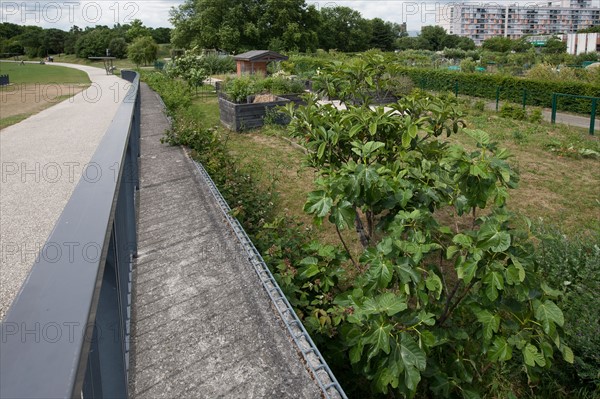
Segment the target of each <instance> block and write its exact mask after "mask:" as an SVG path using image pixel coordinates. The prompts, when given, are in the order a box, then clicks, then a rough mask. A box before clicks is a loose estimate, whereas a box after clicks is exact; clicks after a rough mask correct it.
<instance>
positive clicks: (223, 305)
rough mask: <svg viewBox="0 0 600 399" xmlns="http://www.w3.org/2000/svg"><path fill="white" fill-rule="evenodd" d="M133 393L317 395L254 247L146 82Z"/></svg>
mask: <svg viewBox="0 0 600 399" xmlns="http://www.w3.org/2000/svg"><path fill="white" fill-rule="evenodd" d="M141 120H142V127H141V135H142V141H141V154H142V155H141V182H140V202H139V203H140V205H139V206H140V209H139V231H138V236H139V247H138V258H137V260H136V264H135V266H134V272H133V295H132V298H133V305H132V308H133V309H132V331H131V352H130V353H131V354H130V361H131V364H130V370H129V374H130V389H129V392H130V396H131V397H132V398H153V399H159V398H320V397H322V392H321V390H320V389H319V387H318V385H317V383H316V382H315V381H314V379H313V378H312V377H311V374H310V373H309V372H308V371H307V370H306V365H305V364H304V362H303V361H302V360H301V359H302V358H301V355H300V354H299V353H298V352H299V349H298V347H295V346H294V343H293V341H292V340H291V338H290V337H289V336H288V334H287V332H286V329H285V327H284V325H283V324H282V321H281V318H280V317H279V316H278V314H277V313H276V312H275V311H274V304H273V303H272V302H271V301H270V299H269V297H268V296H267V294H266V291H265V289H264V288H263V286H262V285H261V282H260V280H259V279H258V276H257V274H256V272H255V271H254V269H253V266H252V264H251V263H250V262H249V260H248V254H247V253H246V252H245V250H244V249H243V248H242V247H241V245H240V243H239V241H238V240H237V238H236V236H235V235H234V234H233V231H232V230H231V228H230V227H229V225H228V222H227V220H226V219H225V217H224V215H223V213H222V211H221V209H220V208H219V205H218V203H217V202H216V200H215V198H214V197H213V196H212V194H211V192H210V191H209V188H208V186H207V183H206V181H205V180H204V178H203V177H202V176H201V175H200V174H199V173H198V171H197V170H196V168H195V166H194V164H193V162H192V161H191V160H190V159H189V158H188V157H187V156H186V154H185V153H184V151H183V150H182V149H181V148H180V147H170V146H168V145H165V144H161V143H160V138H161V137H162V135H163V132H164V129H167V128H168V126H169V123H168V120H167V119H166V117H165V115H164V112H163V109H162V106H161V104H160V103H159V100H158V98H157V96H156V94H154V93H153V92H151V91H150V90H149V89H148V88H147V86H146V85H145V84H142V118H141Z"/></svg>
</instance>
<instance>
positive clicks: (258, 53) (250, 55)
mask: <svg viewBox="0 0 600 399" xmlns="http://www.w3.org/2000/svg"><path fill="white" fill-rule="evenodd" d="M233 59H234V60H236V61H285V60H287V59H288V57H287V56H285V55H281V54H279V53H276V52H275V51H270V50H252V51H247V52H245V53H242V54H238V55H235V56H233Z"/></svg>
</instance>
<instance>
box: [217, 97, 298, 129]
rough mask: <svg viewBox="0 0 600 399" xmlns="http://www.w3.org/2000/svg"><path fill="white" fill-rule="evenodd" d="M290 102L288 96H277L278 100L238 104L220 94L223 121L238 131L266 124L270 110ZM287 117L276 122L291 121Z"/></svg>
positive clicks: (228, 126) (225, 124)
mask: <svg viewBox="0 0 600 399" xmlns="http://www.w3.org/2000/svg"><path fill="white" fill-rule="evenodd" d="M288 102H290V100H288V99H287V98H283V97H276V101H270V102H262V103H254V104H253V103H248V104H236V103H234V102H231V101H229V100H228V99H227V98H225V97H224V96H219V111H220V114H221V123H222V124H223V125H224V126H226V127H227V128H228V129H230V130H233V131H236V132H239V131H241V130H248V129H254V128H257V127H261V126H263V125H264V119H265V115H266V114H267V112H268V111H269V110H271V109H273V108H275V107H278V106H280V105H285V104H287V103H288ZM285 119H286V118H283V117H282V118H281V121H276V122H278V123H282V124H285V123H287V122H289V121H286V120H285Z"/></svg>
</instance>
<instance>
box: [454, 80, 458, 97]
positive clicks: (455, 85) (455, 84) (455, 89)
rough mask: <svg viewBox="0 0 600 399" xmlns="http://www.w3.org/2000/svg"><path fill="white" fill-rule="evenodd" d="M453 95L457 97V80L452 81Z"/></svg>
mask: <svg viewBox="0 0 600 399" xmlns="http://www.w3.org/2000/svg"><path fill="white" fill-rule="evenodd" d="M454 97H456V98H458V80H455V81H454Z"/></svg>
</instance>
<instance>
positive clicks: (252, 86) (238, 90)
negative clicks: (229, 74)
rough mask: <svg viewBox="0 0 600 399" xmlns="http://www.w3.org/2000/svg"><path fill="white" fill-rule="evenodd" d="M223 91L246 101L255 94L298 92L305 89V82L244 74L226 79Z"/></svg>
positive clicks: (240, 100)
mask: <svg viewBox="0 0 600 399" xmlns="http://www.w3.org/2000/svg"><path fill="white" fill-rule="evenodd" d="M223 91H224V92H225V93H226V94H227V96H228V97H229V98H230V99H231V100H232V101H234V102H237V103H243V102H246V98H247V97H248V96H251V95H253V94H261V93H271V94H277V95H279V94H297V93H302V92H303V91H304V84H303V83H302V82H300V81H298V80H292V79H289V78H286V77H283V76H269V77H267V78H260V77H257V76H242V77H236V78H233V79H229V80H226V81H225V83H224V86H223Z"/></svg>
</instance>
